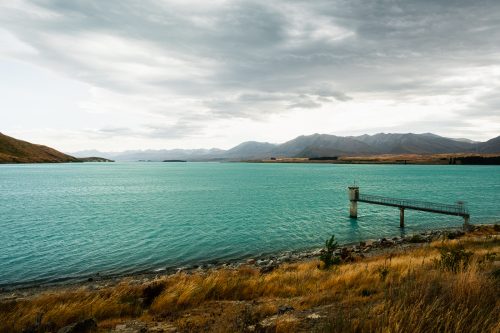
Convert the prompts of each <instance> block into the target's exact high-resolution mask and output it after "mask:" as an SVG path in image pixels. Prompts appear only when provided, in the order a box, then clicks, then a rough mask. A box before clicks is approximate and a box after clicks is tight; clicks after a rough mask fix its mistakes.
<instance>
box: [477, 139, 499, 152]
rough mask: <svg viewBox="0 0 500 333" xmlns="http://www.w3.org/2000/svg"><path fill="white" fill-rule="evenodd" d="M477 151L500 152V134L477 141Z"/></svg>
mask: <svg viewBox="0 0 500 333" xmlns="http://www.w3.org/2000/svg"><path fill="white" fill-rule="evenodd" d="M478 152H480V153H500V136H497V137H496V138H493V139H491V140H488V141H486V142H482V143H479V147H478Z"/></svg>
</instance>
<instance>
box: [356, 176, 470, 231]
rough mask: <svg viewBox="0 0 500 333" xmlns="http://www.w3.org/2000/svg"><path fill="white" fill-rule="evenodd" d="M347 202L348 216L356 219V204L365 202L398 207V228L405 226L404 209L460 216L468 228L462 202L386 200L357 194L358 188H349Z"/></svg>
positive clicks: (465, 209) (466, 213) (376, 196)
mask: <svg viewBox="0 0 500 333" xmlns="http://www.w3.org/2000/svg"><path fill="white" fill-rule="evenodd" d="M349 200H350V202H351V206H350V216H351V217H352V218H357V217H358V202H365V203H370V204H375V205H383V206H391V207H398V208H399V211H400V215H399V219H400V220H399V226H400V227H401V228H403V227H404V225H405V217H404V211H405V209H413V210H420V211H424V212H429V213H437V214H446V215H454V216H461V217H463V218H464V227H465V228H468V227H469V218H470V214H469V210H468V209H467V208H466V207H465V205H464V204H463V202H460V201H459V202H458V203H456V204H454V205H450V204H442V203H436V202H429V201H422V200H413V199H398V198H388V197H383V196H379V195H370V194H361V193H359V187H358V186H356V185H354V186H349Z"/></svg>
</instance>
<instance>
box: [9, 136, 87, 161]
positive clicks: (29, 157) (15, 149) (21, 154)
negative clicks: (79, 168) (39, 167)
mask: <svg viewBox="0 0 500 333" xmlns="http://www.w3.org/2000/svg"><path fill="white" fill-rule="evenodd" d="M61 162H79V161H78V159H76V158H75V157H73V156H70V155H66V154H64V153H61V152H59V151H57V150H55V149H52V148H49V147H47V146H42V145H37V144H33V143H29V142H27V141H22V140H18V139H14V138H12V137H10V136H7V135H4V134H2V133H0V163H61Z"/></svg>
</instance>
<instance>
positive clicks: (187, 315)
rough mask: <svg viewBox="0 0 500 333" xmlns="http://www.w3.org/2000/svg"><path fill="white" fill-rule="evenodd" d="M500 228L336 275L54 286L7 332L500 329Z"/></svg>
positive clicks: (1, 306) (313, 267)
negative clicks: (91, 325) (86, 322)
mask: <svg viewBox="0 0 500 333" xmlns="http://www.w3.org/2000/svg"><path fill="white" fill-rule="evenodd" d="M495 229H498V228H494V227H493V226H490V227H481V228H478V229H477V230H475V231H474V232H471V233H469V234H466V235H465V236H463V237H461V238H460V239H453V240H449V239H443V240H439V241H435V242H432V243H431V244H424V245H416V246H415V247H412V248H406V249H398V248H394V249H391V250H390V251H386V252H384V253H380V254H378V255H373V256H370V257H365V258H362V257H356V258H354V262H350V263H343V264H340V265H338V266H334V267H333V268H330V269H322V268H321V265H322V263H321V262H320V261H319V260H309V261H304V262H299V263H293V264H283V265H281V266H280V267H278V268H276V269H275V270H273V271H272V272H269V273H265V274H262V273H261V272H259V270H258V269H256V268H254V267H242V268H239V269H217V270H212V271H201V272H196V273H189V274H187V273H179V274H175V275H171V276H164V277H160V278H158V279H156V280H155V281H152V282H151V281H150V282H147V283H142V282H140V281H137V280H130V279H125V280H123V281H122V282H121V283H119V284H118V285H114V286H109V287H99V288H96V287H95V286H92V284H89V285H87V286H80V287H78V288H68V289H63V290H61V289H57V290H50V289H49V290H45V291H42V292H40V293H38V294H35V295H31V296H29V297H25V298H17V299H10V300H3V301H2V302H1V303H0V331H1V332H19V331H22V330H23V329H26V328H29V327H31V329H32V331H33V332H37V331H38V332H45V331H47V332H49V331H57V330H58V329H59V328H61V327H63V326H66V325H68V324H71V323H74V322H77V321H79V320H83V319H85V318H94V319H95V320H96V322H97V324H98V327H97V330H98V331H109V330H110V329H115V328H117V327H118V330H122V331H123V330H125V329H127V328H130V327H136V328H137V330H138V331H139V330H140V328H142V327H144V328H147V329H151V330H154V329H156V330H157V331H159V330H160V329H163V331H186V332H191V331H192V332H198V331H207V332H240V331H243V332H245V331H257V332H258V331H268V332H297V331H307V332H309V331H312V332H350V331H367V332H368V331H374V332H434V331H439V332H500V300H499V297H498V295H500V265H499V264H500V238H499V234H500V232H499V231H498V230H495ZM318 266H320V268H318ZM278 313H279V314H278ZM117 325H118V326H117Z"/></svg>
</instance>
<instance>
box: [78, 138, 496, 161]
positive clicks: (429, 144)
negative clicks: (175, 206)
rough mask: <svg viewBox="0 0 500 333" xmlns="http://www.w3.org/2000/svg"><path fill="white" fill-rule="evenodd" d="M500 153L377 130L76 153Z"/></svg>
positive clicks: (210, 156) (490, 146)
mask: <svg viewBox="0 0 500 333" xmlns="http://www.w3.org/2000/svg"><path fill="white" fill-rule="evenodd" d="M440 153H443V154H444V153H500V137H497V138H494V139H491V140H489V141H487V142H474V141H472V140H467V139H451V138H445V137H442V136H439V135H436V134H432V133H423V134H414V133H378V134H374V135H367V134H365V135H360V136H345V137H344V136H336V135H329V134H312V135H302V136H299V137H297V138H295V139H293V140H290V141H287V142H285V143H282V144H272V143H268V142H256V141H247V142H243V143H241V144H239V145H237V146H235V147H233V148H231V149H229V150H222V149H215V148H214V149H171V150H139V151H125V152H121V153H103V152H97V151H84V152H77V153H73V154H72V155H75V156H89V155H93V156H103V157H105V158H109V159H115V160H119V161H138V160H150V161H164V160H187V161H241V160H259V159H267V158H270V157H309V158H317V157H322V156H347V155H351V156H355V155H380V154H440Z"/></svg>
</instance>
